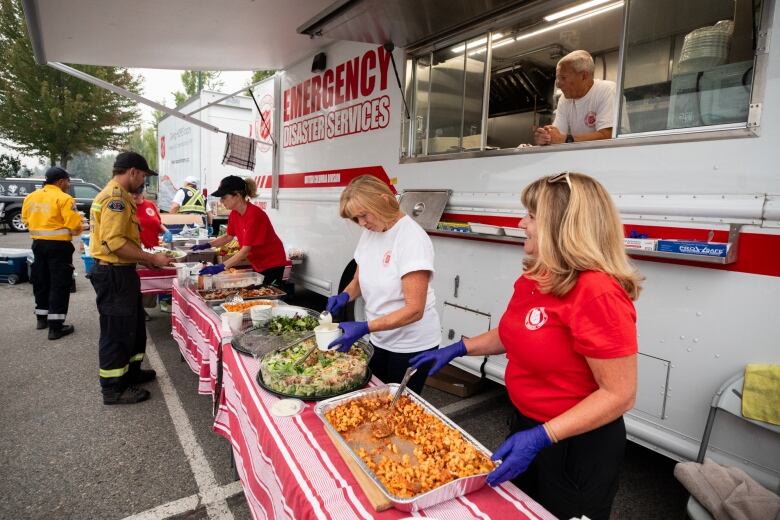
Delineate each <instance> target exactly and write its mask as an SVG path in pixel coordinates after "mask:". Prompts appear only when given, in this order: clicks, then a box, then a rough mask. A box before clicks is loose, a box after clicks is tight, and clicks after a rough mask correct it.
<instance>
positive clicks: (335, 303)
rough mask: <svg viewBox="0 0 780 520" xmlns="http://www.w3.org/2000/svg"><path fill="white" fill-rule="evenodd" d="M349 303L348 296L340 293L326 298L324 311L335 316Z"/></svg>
mask: <svg viewBox="0 0 780 520" xmlns="http://www.w3.org/2000/svg"><path fill="white" fill-rule="evenodd" d="M347 303H349V294H347V293H345V292H340V293H338V294H337V295H336V296H328V303H327V304H326V305H325V310H326V311H328V312H329V313H331V314H332V315H334V316H335V315H336V313H337V312H341V309H343V308H344V306H345V305H346V304H347Z"/></svg>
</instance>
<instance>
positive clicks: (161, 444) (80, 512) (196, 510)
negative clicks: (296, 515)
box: [0, 233, 687, 520]
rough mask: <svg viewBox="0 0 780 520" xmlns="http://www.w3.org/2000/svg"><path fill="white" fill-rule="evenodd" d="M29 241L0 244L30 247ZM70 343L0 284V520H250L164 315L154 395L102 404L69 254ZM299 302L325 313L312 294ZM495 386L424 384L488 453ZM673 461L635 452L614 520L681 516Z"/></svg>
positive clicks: (152, 338)
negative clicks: (453, 389) (465, 389)
mask: <svg viewBox="0 0 780 520" xmlns="http://www.w3.org/2000/svg"><path fill="white" fill-rule="evenodd" d="M29 246H30V240H29V237H28V236H27V235H24V234H14V233H9V234H8V235H0V247H3V248H5V247H11V248H29ZM74 265H75V266H76V269H77V291H76V293H74V294H72V295H71V304H70V310H69V313H68V320H67V322H68V323H73V324H74V326H75V328H76V331H75V333H74V334H73V335H71V336H67V337H65V338H62V339H60V340H58V341H48V340H47V338H46V331H37V330H35V317H34V315H33V308H34V305H33V298H32V287H31V285H30V284H28V283H21V284H17V285H7V284H0V295H1V296H0V298H1V300H0V301H2V302H3V304H4V305H3V307H4V309H3V311H4V312H2V313H0V330H2V331H3V332H2V339H0V346H1V347H2V354H3V358H4V360H3V362H2V363H0V385H1V389H0V410H2V412H0V414H1V415H0V467H2V470H1V471H2V475H3V478H2V479H0V496H2V497H3V498H2V500H0V518H9V519H10V518H13V519H17V518H31V519H47V520H50V519H52V520H53V519H73V518H79V519H91V518H96V519H97V518H100V519H122V518H133V519H135V520H149V519H157V518H159V519H162V518H193V519H195V518H204V519H205V518H211V519H248V518H250V514H249V511H248V509H247V507H246V502H245V500H244V497H243V494H242V492H241V488H240V485H239V483H237V482H236V481H235V477H234V473H233V470H232V467H231V460H230V454H229V451H228V445H227V442H226V441H225V440H224V439H222V438H221V437H219V436H218V435H216V434H215V433H213V432H212V430H211V419H212V408H211V407H212V403H211V398H210V397H208V396H203V395H199V394H198V393H197V378H196V377H195V375H194V374H193V373H192V372H191V371H190V369H189V368H188V366H187V365H186V363H183V362H182V361H181V358H180V356H179V352H178V347H177V345H176V343H175V342H174V341H173V339H172V338H171V335H170V319H169V315H168V314H165V313H162V312H161V311H160V310H159V309H155V310H152V311H151V312H150V314H152V316H153V320H152V321H150V322H148V326H147V330H148V337H149V340H148V346H147V360H148V361H146V362H145V363H149V365H150V366H151V367H152V368H154V369H155V370H157V372H158V379H157V380H156V381H155V382H153V383H151V384H150V385H148V388H149V390H151V392H152V398H151V399H150V400H149V401H147V402H144V403H141V404H138V405H133V406H124V407H123V406H118V407H107V406H104V405H103V404H102V401H101V399H100V391H99V386H98V378H97V338H98V321H97V313H96V310H95V303H94V292H93V290H92V287H91V285H90V284H89V281H88V280H86V279H85V278H84V265H83V263H82V261H81V259H80V258H79V256H78V253H77V254H76V255H74ZM296 298H297V303H299V304H303V305H306V306H310V307H312V308H322V307H323V306H324V302H325V299H324V298H323V297H321V296H319V295H316V294H312V293H304V294H299V295H297V296H296ZM502 388H503V387H501V386H500V385H496V384H491V385H488V387H487V388H486V389H485V390H484V391H483V392H482V393H481V394H479V395H478V396H476V397H474V398H471V399H466V400H464V399H461V398H459V397H455V396H452V395H449V394H446V393H444V392H440V391H438V390H435V389H433V388H429V387H426V389H425V391H424V393H423V396H424V397H425V398H426V399H428V400H429V401H430V402H432V403H433V404H434V405H436V406H438V407H439V408H440V409H442V410H443V411H445V413H447V414H448V415H449V416H450V417H451V418H452V419H453V420H455V421H456V422H457V423H458V424H460V425H461V426H462V427H464V428H465V429H466V430H467V431H469V432H470V433H471V434H472V435H473V436H474V437H476V438H477V439H478V440H479V441H480V442H482V443H483V444H484V445H485V446H487V447H488V448H490V449H495V448H496V447H497V446H498V445H499V444H500V442H501V441H502V440H503V438H504V436H505V434H506V431H507V426H506V421H507V418H508V417H509V415H510V412H511V405H510V403H509V401H508V399H507V398H506V396H505V393H504V392H503V390H502ZM673 467H674V462H673V461H671V460H669V459H667V458H666V457H664V456H661V455H659V454H656V453H654V452H652V451H650V450H647V449H645V448H642V447H640V446H637V445H634V444H632V443H629V447H628V450H627V453H626V463H625V467H624V470H623V473H622V477H621V482H620V490H619V492H618V496H617V499H616V502H615V506H614V508H613V514H612V518H614V519H656V518H664V519H669V518H679V519H682V518H685V513H684V507H685V501H686V499H687V495H686V493H685V491H684V489H683V488H682V486H680V485H679V484H678V483H677V481H676V480H675V479H674V477H673V476H672V469H673Z"/></svg>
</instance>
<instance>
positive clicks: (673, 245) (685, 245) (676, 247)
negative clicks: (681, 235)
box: [658, 240, 730, 257]
mask: <svg viewBox="0 0 780 520" xmlns="http://www.w3.org/2000/svg"><path fill="white" fill-rule="evenodd" d="M729 245H730V244H725V243H722V242H692V241H688V240H659V241H658V251H664V252H666V253H681V254H685V255H699V256H715V257H725V256H726V254H727V253H728V252H729Z"/></svg>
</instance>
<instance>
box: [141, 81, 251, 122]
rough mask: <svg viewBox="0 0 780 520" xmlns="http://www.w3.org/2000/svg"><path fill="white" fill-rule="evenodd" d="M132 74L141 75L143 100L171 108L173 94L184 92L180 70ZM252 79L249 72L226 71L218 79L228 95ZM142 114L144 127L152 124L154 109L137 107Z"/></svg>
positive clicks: (143, 106) (142, 106) (144, 106)
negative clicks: (179, 91) (142, 78)
mask: <svg viewBox="0 0 780 520" xmlns="http://www.w3.org/2000/svg"><path fill="white" fill-rule="evenodd" d="M130 71H131V72H132V73H133V74H139V73H140V74H141V75H143V77H144V92H143V96H144V97H145V98H148V99H151V100H152V101H157V102H158V103H160V102H163V101H164V102H163V104H164V105H165V106H167V107H173V94H172V92H175V91H177V90H182V91H183V90H184V86H183V85H182V83H181V73H182V72H183V71H181V70H163V69H130ZM251 77H252V73H251V72H247V71H226V72H222V74H220V76H219V79H220V80H221V81H222V82H224V85H223V86H222V89H221V90H222V92H224V93H225V94H229V93H231V92H235V91H236V90H238V89H240V88H241V87H243V86H245V85H246V84H247V83H249V79H250V78H251ZM139 107H140V108H141V112H142V117H143V123H144V125H147V126H148V125H150V124H152V113H153V112H154V109H153V108H151V107H148V106H146V105H139Z"/></svg>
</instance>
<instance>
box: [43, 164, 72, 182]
mask: <svg viewBox="0 0 780 520" xmlns="http://www.w3.org/2000/svg"><path fill="white" fill-rule="evenodd" d="M60 179H70V174H69V173H68V172H67V170H65V168H60V167H59V166H52V167H51V168H49V169H48V170H46V184H54V183H55V182H57V181H58V180H60Z"/></svg>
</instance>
